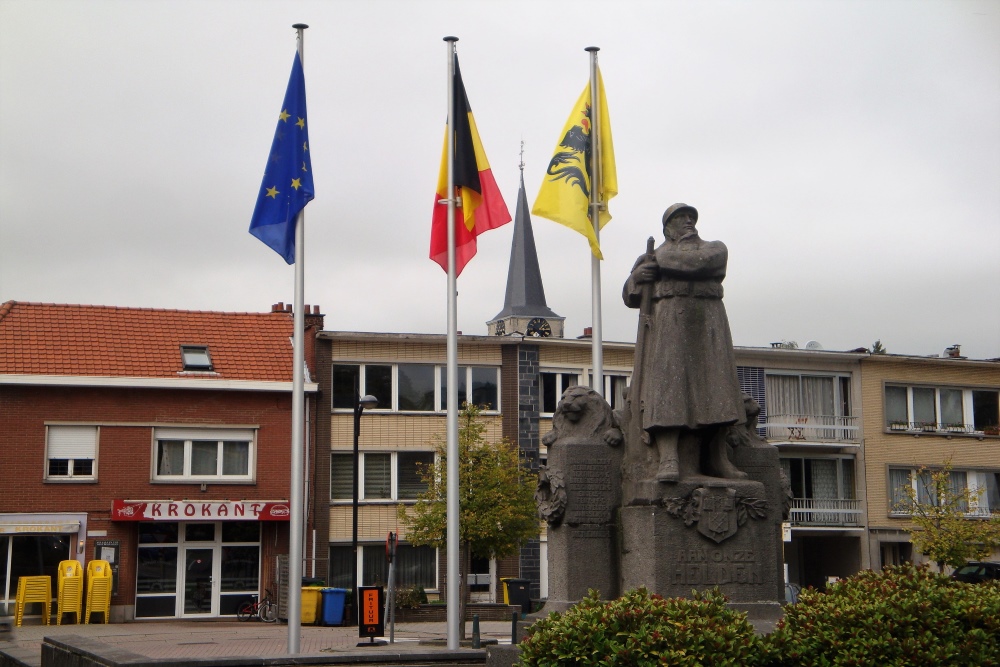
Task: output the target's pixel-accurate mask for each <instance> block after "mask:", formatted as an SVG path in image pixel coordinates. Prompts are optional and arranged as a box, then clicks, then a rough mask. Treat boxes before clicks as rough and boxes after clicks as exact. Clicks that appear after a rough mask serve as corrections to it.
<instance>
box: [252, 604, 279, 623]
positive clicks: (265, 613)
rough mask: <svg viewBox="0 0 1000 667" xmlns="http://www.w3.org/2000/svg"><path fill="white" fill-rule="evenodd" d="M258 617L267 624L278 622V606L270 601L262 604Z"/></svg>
mask: <svg viewBox="0 0 1000 667" xmlns="http://www.w3.org/2000/svg"><path fill="white" fill-rule="evenodd" d="M257 616H259V617H260V620H262V621H264V622H265V623H274V622H275V621H277V620H278V605H276V604H274V603H273V602H271V601H270V600H265V601H264V602H261V603H260V609H258V610H257Z"/></svg>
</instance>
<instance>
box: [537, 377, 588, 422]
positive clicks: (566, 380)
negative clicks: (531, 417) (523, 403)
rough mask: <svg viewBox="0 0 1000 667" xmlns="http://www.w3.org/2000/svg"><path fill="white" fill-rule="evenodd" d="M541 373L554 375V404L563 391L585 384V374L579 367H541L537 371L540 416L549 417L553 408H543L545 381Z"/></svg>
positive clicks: (552, 412)
mask: <svg viewBox="0 0 1000 667" xmlns="http://www.w3.org/2000/svg"><path fill="white" fill-rule="evenodd" d="M543 375H555V376H556V406H558V405H559V400H560V399H561V398H562V395H563V392H564V391H566V390H567V389H569V388H570V387H574V386H581V385H583V386H586V385H585V383H586V375H585V373H584V370H583V369H581V368H541V369H539V371H538V413H539V415H541V416H542V417H551V416H552V415H554V414H555V410H545V382H544V380H542V376H543ZM573 380H575V382H574V381H573Z"/></svg>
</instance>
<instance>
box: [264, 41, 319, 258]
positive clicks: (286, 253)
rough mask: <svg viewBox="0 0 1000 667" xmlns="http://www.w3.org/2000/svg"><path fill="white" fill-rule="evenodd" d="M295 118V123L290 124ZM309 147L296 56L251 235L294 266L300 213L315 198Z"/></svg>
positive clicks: (303, 91)
mask: <svg viewBox="0 0 1000 667" xmlns="http://www.w3.org/2000/svg"><path fill="white" fill-rule="evenodd" d="M293 118H294V119H296V120H295V121H293V122H290V120H291V119H293ZM308 145H309V133H308V131H307V130H306V84H305V77H304V76H303V73H302V61H301V60H300V59H299V54H298V53H296V54H295V61H294V62H293V63H292V74H291V76H290V77H289V79H288V89H287V90H286V91H285V101H284V103H283V104H282V105H281V113H279V114H278V127H277V128H276V129H275V131H274V141H273V142H272V143H271V152H270V155H269V158H268V162H267V166H266V167H265V170H264V178H263V179H262V180H261V184H260V190H259V191H258V195H257V205H256V207H255V208H254V212H253V218H252V219H251V220H250V233H251V234H253V235H254V236H256V237H257V238H259V239H260V240H261V241H263V242H264V243H265V244H267V245H268V246H269V247H270V248H272V249H273V250H274V251H275V252H276V253H278V254H279V255H281V256H282V257H283V258H284V260H285V261H286V262H287V263H289V264H294V263H295V225H296V222H297V219H298V215H299V212H300V211H301V210H302V209H303V208H304V207H305V205H306V204H307V203H309V202H310V201H311V200H312V199H313V196H314V191H313V179H312V164H311V162H310V160H309V154H308ZM299 165H302V166H301V168H300V167H299Z"/></svg>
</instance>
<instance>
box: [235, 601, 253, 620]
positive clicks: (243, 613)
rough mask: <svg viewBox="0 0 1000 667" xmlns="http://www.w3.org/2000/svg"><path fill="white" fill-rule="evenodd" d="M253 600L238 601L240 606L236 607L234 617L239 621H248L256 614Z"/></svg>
mask: <svg viewBox="0 0 1000 667" xmlns="http://www.w3.org/2000/svg"><path fill="white" fill-rule="evenodd" d="M254 602H255V601H254V600H247V601H246V602H242V603H240V606H239V607H237V608H236V618H238V619H240V620H241V621H249V620H250V619H251V618H253V617H254V616H256V615H257V610H256V609H255V608H254Z"/></svg>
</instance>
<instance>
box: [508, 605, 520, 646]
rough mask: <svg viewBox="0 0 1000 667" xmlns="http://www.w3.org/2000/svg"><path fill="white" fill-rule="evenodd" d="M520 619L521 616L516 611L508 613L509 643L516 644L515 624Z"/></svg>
mask: <svg viewBox="0 0 1000 667" xmlns="http://www.w3.org/2000/svg"><path fill="white" fill-rule="evenodd" d="M520 619H521V614H519V613H517V612H516V611H512V612H510V643H511V645H514V644H517V622H518V621H519V620H520Z"/></svg>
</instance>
